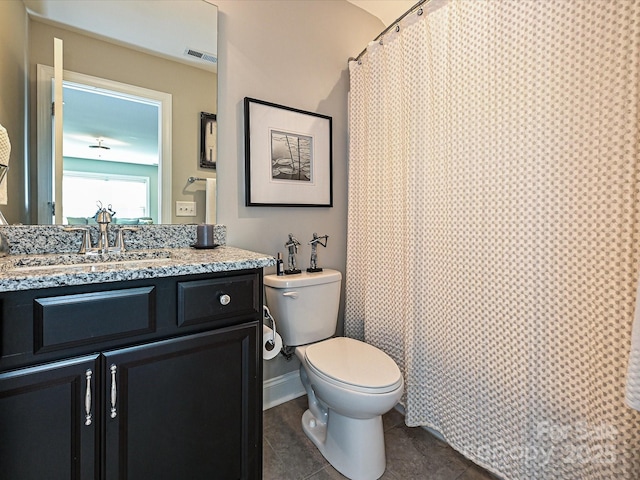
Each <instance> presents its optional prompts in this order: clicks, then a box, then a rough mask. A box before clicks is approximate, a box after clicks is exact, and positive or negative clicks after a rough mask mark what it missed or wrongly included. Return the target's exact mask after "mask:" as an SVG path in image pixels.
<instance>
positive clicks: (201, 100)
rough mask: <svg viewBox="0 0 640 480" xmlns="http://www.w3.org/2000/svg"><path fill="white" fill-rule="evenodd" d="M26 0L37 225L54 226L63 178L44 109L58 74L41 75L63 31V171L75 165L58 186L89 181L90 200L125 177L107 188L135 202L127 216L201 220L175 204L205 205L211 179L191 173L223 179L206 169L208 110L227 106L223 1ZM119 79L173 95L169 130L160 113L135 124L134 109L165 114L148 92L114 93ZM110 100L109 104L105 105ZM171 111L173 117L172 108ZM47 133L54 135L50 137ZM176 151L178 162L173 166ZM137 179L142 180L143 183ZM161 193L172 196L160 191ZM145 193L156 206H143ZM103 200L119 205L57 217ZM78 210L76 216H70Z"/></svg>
mask: <svg viewBox="0 0 640 480" xmlns="http://www.w3.org/2000/svg"><path fill="white" fill-rule="evenodd" d="M23 3H24V5H25V7H26V8H27V12H28V14H29V28H28V32H29V35H28V43H29V48H28V56H29V59H28V68H29V89H28V95H29V102H30V110H29V114H28V116H29V118H28V122H29V125H30V133H29V138H30V154H29V157H30V160H29V162H30V165H31V168H30V176H31V177H32V178H31V179H30V182H29V183H30V186H31V193H30V194H29V196H28V198H25V199H24V200H25V202H27V204H28V208H29V211H30V212H31V218H32V220H33V223H51V222H52V221H53V216H52V212H53V209H54V208H55V203H54V200H53V198H54V191H55V190H56V187H55V185H56V184H55V183H54V182H53V179H54V178H55V177H56V175H55V169H54V168H53V166H52V163H48V162H49V158H51V155H52V154H51V153H49V152H47V148H51V145H52V139H51V135H50V134H49V137H48V138H47V133H48V132H50V131H51V128H50V126H49V125H47V123H46V121H43V120H42V117H43V115H41V114H40V115H39V114H38V112H39V111H40V112H41V111H42V110H43V109H44V111H45V115H44V118H46V117H47V116H48V115H47V113H48V112H47V108H48V103H47V102H48V100H47V99H46V98H45V101H44V102H43V101H42V99H41V97H45V96H43V95H41V90H42V89H43V86H42V83H43V82H45V83H46V82H51V80H50V79H46V78H47V77H46V76H45V77H44V78H45V80H43V79H42V78H40V77H41V72H40V70H41V69H42V66H50V67H52V66H53V38H61V39H62V40H63V44H64V53H63V61H64V70H65V92H66V93H65V100H64V102H65V104H64V111H65V112H64V121H63V124H64V129H63V130H64V131H65V133H64V135H63V138H64V141H63V156H64V161H63V167H62V169H64V170H68V171H69V174H68V175H67V176H66V177H65V180H64V181H59V182H58V184H57V185H58V192H59V191H60V190H64V188H65V185H67V186H68V185H74V186H73V187H72V188H68V187H67V188H68V189H69V190H72V189H73V191H74V192H80V191H81V190H80V187H79V186H78V185H80V184H84V188H85V189H86V191H87V192H91V193H87V194H84V195H83V194H77V195H76V198H77V199H78V200H77V201H78V202H80V201H82V200H83V198H85V197H86V196H91V197H95V196H97V194H95V192H96V191H97V190H96V189H97V188H98V185H99V184H100V183H102V184H109V185H116V184H118V185H119V187H118V188H119V189H118V190H113V192H110V193H108V194H100V195H101V196H107V195H112V196H114V197H115V198H116V200H122V199H125V200H127V202H126V203H127V205H126V206H127V208H128V207H131V208H130V209H129V211H128V212H127V213H125V214H124V215H123V216H124V217H127V218H140V219H142V218H145V219H147V220H148V219H149V218H151V217H153V223H193V222H197V221H201V219H199V218H197V217H178V218H176V217H175V211H173V210H174V209H172V208H171V207H172V205H175V202H176V201H195V202H196V204H200V205H202V207H204V204H205V201H204V200H205V199H204V184H203V183H202V184H188V182H187V178H189V177H191V176H195V177H215V170H213V169H203V168H201V167H200V163H199V157H200V114H201V113H202V112H207V113H213V114H215V113H216V111H217V7H216V6H215V5H213V4H212V3H210V2H209V1H207V0H166V1H162V2H157V1H154V0H128V1H126V2H123V1H120V0H96V1H91V2H86V1H83V0H23ZM0 48H1V47H0ZM68 75H71V77H68ZM69 78H70V79H71V80H70V81H69V82H68V83H67V80H68V79H69ZM78 78H80V79H84V78H88V79H97V80H96V81H97V82H98V83H97V85H98V86H96V84H92V83H91V81H88V82H87V83H86V84H85V83H84V82H80V81H78ZM101 82H105V83H104V84H103V83H101ZM118 84H122V85H126V86H130V87H134V88H139V89H142V90H149V91H153V92H159V93H161V94H168V95H169V96H170V106H171V108H170V112H169V113H170V123H169V125H170V126H169V128H168V130H167V127H166V123H162V122H157V120H156V122H157V123H156V125H153V123H152V124H151V127H149V126H147V127H146V128H143V129H137V128H134V127H137V126H138V125H139V124H140V122H138V121H137V120H136V121H131V122H130V121H129V120H131V119H132V118H133V117H134V115H135V116H137V115H140V118H142V117H145V116H146V117H147V118H149V115H151V116H152V118H156V117H153V114H150V113H149V108H147V107H149V105H147V104H145V102H146V100H144V99H139V98H138V97H135V96H134V97H135V98H134V99H133V100H132V101H131V102H125V101H124V100H125V97H127V96H129V94H128V93H127V94H124V95H122V96H119V95H111V94H110V93H109V92H111V87H110V85H118ZM47 88H48V85H46V86H45V90H46V89H47ZM92 90H93V92H92ZM105 92H107V93H105ZM3 93H4V92H0V95H2V94H3ZM92 93H95V95H92ZM105 102H106V103H108V104H109V105H107V106H101V104H103V103H105ZM118 103H119V104H123V105H124V104H125V103H127V104H128V105H129V107H127V110H118V108H119V107H117V106H116V104H118ZM38 104H39V106H38ZM49 104H50V103H49ZM141 107H143V108H141ZM162 108H164V110H165V112H164V113H165V115H166V113H167V112H166V110H167V109H166V108H165V107H162ZM67 110H68V111H67ZM151 110H152V109H151ZM156 115H159V114H157V113H156ZM136 118H137V117H136ZM153 121H154V120H153V119H152V120H151V122H153ZM36 132H37V133H38V134H36ZM43 132H44V133H45V135H44V136H43V135H40V134H41V133H43ZM38 138H39V139H38ZM161 140H162V141H163V143H160V141H161ZM149 141H151V142H153V141H155V142H156V146H155V153H153V152H152V153H151V154H149V149H148V148H143V147H144V144H146V143H149ZM123 145H128V147H130V148H128V147H123ZM127 148H128V149H127ZM150 155H151V156H153V155H155V156H156V157H155V158H156V161H155V163H156V165H157V172H158V176H157V178H156V179H153V178H152V177H153V174H149V173H148V171H149V170H148V169H146V167H148V166H149V165H153V164H154V160H153V159H149V158H150ZM145 157H146V160H144V158H145ZM166 158H168V159H169V162H168V163H166V164H164V165H163V161H165V159H166ZM43 162H44V163H43ZM47 166H48V168H49V169H50V170H49V171H47ZM163 171H164V174H165V175H164V177H165V179H164V181H163V179H162V172H163ZM78 172H80V173H78ZM150 178H151V180H149V179H150ZM136 179H138V180H140V181H139V182H137V183H136V181H135V180H136ZM60 180H61V179H60ZM91 182H94V183H91ZM163 184H164V189H163V188H162V185H163ZM145 189H146V190H145ZM159 191H160V194H161V196H162V198H158V195H159V193H158V192H159ZM47 192H48V193H47ZM145 192H146V193H145ZM145 195H146V197H147V203H146V210H145V209H144V208H142V207H139V204H141V203H144V199H145ZM25 196H26V194H25ZM134 196H135V197H136V198H137V200H135V201H134V200H132V199H133V198H134ZM67 197H68V198H70V196H67ZM59 198H61V197H60V196H59V197H58V199H59ZM96 200H102V201H103V202H105V203H115V200H112V199H110V198H95V199H94V198H88V199H86V204H87V207H84V206H83V208H82V209H80V210H79V211H76V212H73V213H72V215H71V216H69V215H66V216H65V217H64V218H62V219H60V218H59V217H58V222H56V223H61V222H60V220H62V221H63V222H64V223H76V220H77V219H80V220H81V219H82V218H83V217H90V216H91V215H92V214H93V213H94V212H93V211H92V210H95V208H94V207H95V201H96ZM67 202H69V200H67ZM136 209H138V210H136ZM160 210H163V212H162V214H160V213H159V211H160ZM36 212H37V214H36ZM203 213H204V212H203ZM71 217H73V219H74V220H73V221H69V218H71ZM78 223H82V222H78ZM144 223H146V222H144Z"/></svg>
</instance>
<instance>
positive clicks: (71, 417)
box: [0, 355, 99, 480]
mask: <svg viewBox="0 0 640 480" xmlns="http://www.w3.org/2000/svg"><path fill="white" fill-rule="evenodd" d="M97 358H98V355H93V356H85V357H80V358H76V359H72V360H65V361H60V362H55V363H51V364H46V365H42V366H37V367H30V368H24V369H21V370H14V371H10V372H5V373H2V374H0V436H1V437H2V439H1V440H0V477H2V478H7V479H20V480H30V479H33V480H42V479H43V478H46V479H51V480H57V479H61V480H62V479H64V480H67V479H91V478H98V473H99V472H98V470H97V469H96V467H95V458H96V457H95V451H96V431H97V430H96V419H95V416H94V415H95V399H97V398H98V396H97V395H96V392H95V385H96V384H97V382H96V367H97V365H98V363H97Z"/></svg>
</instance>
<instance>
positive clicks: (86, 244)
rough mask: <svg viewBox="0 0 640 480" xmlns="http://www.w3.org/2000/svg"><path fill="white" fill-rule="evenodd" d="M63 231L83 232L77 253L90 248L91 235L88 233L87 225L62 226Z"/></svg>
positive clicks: (83, 252) (85, 251) (84, 251)
mask: <svg viewBox="0 0 640 480" xmlns="http://www.w3.org/2000/svg"><path fill="white" fill-rule="evenodd" d="M62 229H63V230H64V231H65V232H83V233H82V243H81V244H80V250H78V253H80V254H85V253H87V252H88V251H89V250H91V236H90V235H89V227H62Z"/></svg>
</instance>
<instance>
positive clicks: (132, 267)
mask: <svg viewBox="0 0 640 480" xmlns="http://www.w3.org/2000/svg"><path fill="white" fill-rule="evenodd" d="M272 265H275V259H274V257H272V256H270V255H266V254H262V253H256V252H251V251H248V250H242V249H239V248H234V247H229V246H226V245H222V246H219V247H216V248H214V249H194V248H189V247H187V248H166V249H144V250H128V251H126V252H124V253H122V254H118V253H110V254H107V255H79V254H73V253H51V254H36V255H33V254H26V255H8V256H6V257H2V258H0V291H16V290H31V289H36V288H49V287H60V286H68V285H85V284H92V283H104V282H119V281H124V280H139V279H145V278H158V277H173V276H179V275H192V274H200V273H213V272H226V271H232V270H243V269H250V268H263V267H268V266H272Z"/></svg>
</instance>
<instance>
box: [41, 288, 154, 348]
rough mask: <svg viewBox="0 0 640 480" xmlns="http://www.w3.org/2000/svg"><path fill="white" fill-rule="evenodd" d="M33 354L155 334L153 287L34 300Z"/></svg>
mask: <svg viewBox="0 0 640 480" xmlns="http://www.w3.org/2000/svg"><path fill="white" fill-rule="evenodd" d="M34 322H35V325H34V327H35V328H34V330H35V332H34V333H35V349H36V352H38V353H40V352H48V351H51V350H58V349H61V348H68V347H75V346H78V345H90V344H96V343H100V342H104V341H107V340H112V339H116V338H121V337H124V336H127V337H128V336H132V335H139V334H142V333H149V332H153V331H155V325H156V301H155V287H152V286H150V287H140V288H127V289H124V290H110V291H103V292H91V293H79V294H75V295H62V296H59V297H47V298H36V299H34Z"/></svg>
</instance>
